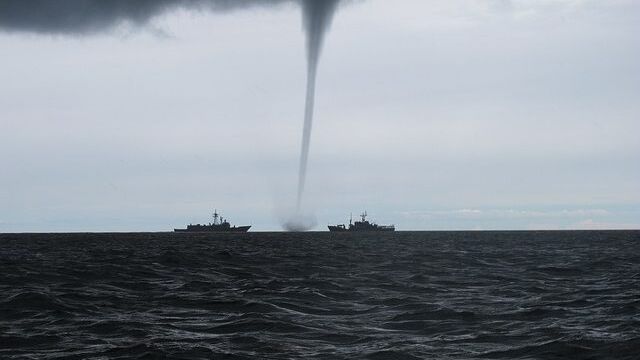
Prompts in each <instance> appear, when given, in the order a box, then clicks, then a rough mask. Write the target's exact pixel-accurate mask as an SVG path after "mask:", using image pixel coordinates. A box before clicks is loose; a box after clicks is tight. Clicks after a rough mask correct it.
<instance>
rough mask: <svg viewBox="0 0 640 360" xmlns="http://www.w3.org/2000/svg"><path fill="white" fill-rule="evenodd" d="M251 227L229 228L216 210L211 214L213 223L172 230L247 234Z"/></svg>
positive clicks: (229, 225)
mask: <svg viewBox="0 0 640 360" xmlns="http://www.w3.org/2000/svg"><path fill="white" fill-rule="evenodd" d="M250 228H251V226H231V224H229V222H228V221H227V219H225V218H223V217H222V216H221V215H220V214H218V210H215V211H214V212H213V223H209V224H207V225H201V224H195V225H191V224H189V225H188V226H187V228H186V229H173V231H175V232H198V233H202V232H247V231H249V229H250Z"/></svg>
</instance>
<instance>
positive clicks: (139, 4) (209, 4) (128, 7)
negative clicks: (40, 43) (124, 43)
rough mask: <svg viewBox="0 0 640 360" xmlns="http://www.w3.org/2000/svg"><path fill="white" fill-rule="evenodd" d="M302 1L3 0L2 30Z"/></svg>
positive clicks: (98, 24)
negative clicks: (169, 12)
mask: <svg viewBox="0 0 640 360" xmlns="http://www.w3.org/2000/svg"><path fill="white" fill-rule="evenodd" d="M300 1H303V0H0V30H4V31H9V32H34V33H43V34H65V35H71V34H91V33H97V32H100V31H105V30H109V29H111V28H113V27H114V26H118V25H120V24H130V25H136V26H141V25H145V24H146V23H147V22H148V21H149V20H151V19H152V18H154V17H156V16H158V15H161V14H163V13H165V12H168V11H171V10H176V9H193V10H210V11H229V10H235V9H242V8H247V7H253V6H276V5H281V4H284V3H296V2H300ZM315 1H318V2H323V1H325V0H314V2H315Z"/></svg>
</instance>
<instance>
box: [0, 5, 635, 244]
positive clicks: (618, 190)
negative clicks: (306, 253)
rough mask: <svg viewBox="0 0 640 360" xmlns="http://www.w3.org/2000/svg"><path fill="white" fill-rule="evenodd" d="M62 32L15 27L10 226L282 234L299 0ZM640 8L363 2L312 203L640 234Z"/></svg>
mask: <svg viewBox="0 0 640 360" xmlns="http://www.w3.org/2000/svg"><path fill="white" fill-rule="evenodd" d="M281 3H282V4H281V5H279V6H274V7H257V8H251V9H245V10H238V9H236V10H233V11H229V12H226V11H225V12H216V11H210V10H206V9H204V10H203V9H201V10H184V9H183V10H176V11H168V12H162V13H158V14H155V15H154V16H152V17H151V18H150V19H149V21H148V23H146V24H145V25H143V26H139V25H133V24H130V23H126V22H125V23H122V24H119V25H118V26H116V27H114V28H110V29H107V30H105V31H95V32H91V33H90V34H65V33H59V32H58V33H49V32H47V31H46V30H44V31H43V30H42V29H37V30H33V29H29V28H28V27H26V28H25V27H15V26H14V25H12V24H10V22H8V21H7V19H6V18H5V19H4V20H3V21H4V24H3V23H2V21H0V50H1V51H0V232H14V231H18V232H21V231H147V230H149V231H163V230H172V229H173V228H174V227H182V226H184V225H186V224H188V223H190V222H192V223H197V222H201V223H202V222H206V221H208V220H209V215H210V213H211V212H212V210H213V209H214V208H217V209H219V210H222V211H223V214H224V215H226V216H227V217H228V218H229V219H230V220H231V222H232V223H234V224H237V225H245V224H252V225H254V229H256V230H279V229H280V223H281V220H280V218H281V217H282V216H283V214H286V212H287V208H289V207H290V206H292V205H293V203H294V196H295V186H296V181H297V166H298V157H299V148H300V139H301V131H302V120H303V118H302V116H303V112H304V96H305V93H304V90H305V75H306V70H305V66H306V62H305V61H306V55H305V44H304V36H303V33H302V20H301V11H300V9H299V8H298V7H297V6H295V4H291V3H287V2H281ZM638 34H640V1H633V0H607V1H595V0H594V1H589V0H519V1H516V0H514V1H498V0H496V1H489V0H467V1H463V0H454V1H425V0H398V1H389V0H361V1H353V2H350V3H347V4H344V5H343V6H342V7H341V8H340V9H339V11H338V12H337V14H336V16H335V18H334V21H333V25H332V27H331V31H330V32H329V34H328V36H327V38H326V42H325V47H324V50H323V56H322V60H321V63H320V69H319V73H318V88H317V93H316V95H317V101H316V120H315V122H314V129H313V134H312V140H311V154H310V163H309V174H308V178H307V181H308V185H307V194H306V207H307V208H308V209H310V210H309V211H311V212H312V213H314V214H315V216H316V217H317V221H318V225H317V229H319V230H320V229H326V227H325V226H326V225H327V223H338V222H345V221H348V216H349V213H350V212H353V213H354V214H356V213H358V212H360V211H362V210H365V209H366V210H368V212H369V213H370V214H371V215H372V219H374V220H377V221H378V222H379V223H382V224H387V223H394V224H396V226H397V228H398V229H400V230H409V229H425V230H431V229H541V228H543V229H566V228H571V229H592V228H640V141H639V139H640V66H638V64H640V36H639V35H638Z"/></svg>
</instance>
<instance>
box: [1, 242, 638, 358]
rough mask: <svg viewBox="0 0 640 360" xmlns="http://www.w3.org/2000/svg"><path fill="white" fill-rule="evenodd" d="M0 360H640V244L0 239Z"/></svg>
mask: <svg viewBox="0 0 640 360" xmlns="http://www.w3.org/2000/svg"><path fill="white" fill-rule="evenodd" d="M0 358H2V359H12V358H27V359H58V358H61V359H62V358H64V359H86V358H94V359H104V358H149V359H154V358H161V359H162V358H180V359H474V358H477V359H640V232H406V233H404V232H399V233H394V234H391V233H390V234H360V235H358V234H330V233H303V234H293V233H249V234H240V235H231V234H226V235H225V234H222V235H189V234H171V233H158V234H55V235H52V234H41V235H27V234H22V235H0Z"/></svg>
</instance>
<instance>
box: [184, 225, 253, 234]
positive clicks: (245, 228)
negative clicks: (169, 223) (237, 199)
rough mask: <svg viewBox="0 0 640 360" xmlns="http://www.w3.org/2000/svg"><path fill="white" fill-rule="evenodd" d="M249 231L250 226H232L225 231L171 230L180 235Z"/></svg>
mask: <svg viewBox="0 0 640 360" xmlns="http://www.w3.org/2000/svg"><path fill="white" fill-rule="evenodd" d="M249 229H251V226H234V227H231V228H226V229H216V228H213V227H208V226H203V227H201V228H197V229H188V228H187V229H173V231H175V232H180V233H245V232H247V231H249Z"/></svg>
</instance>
